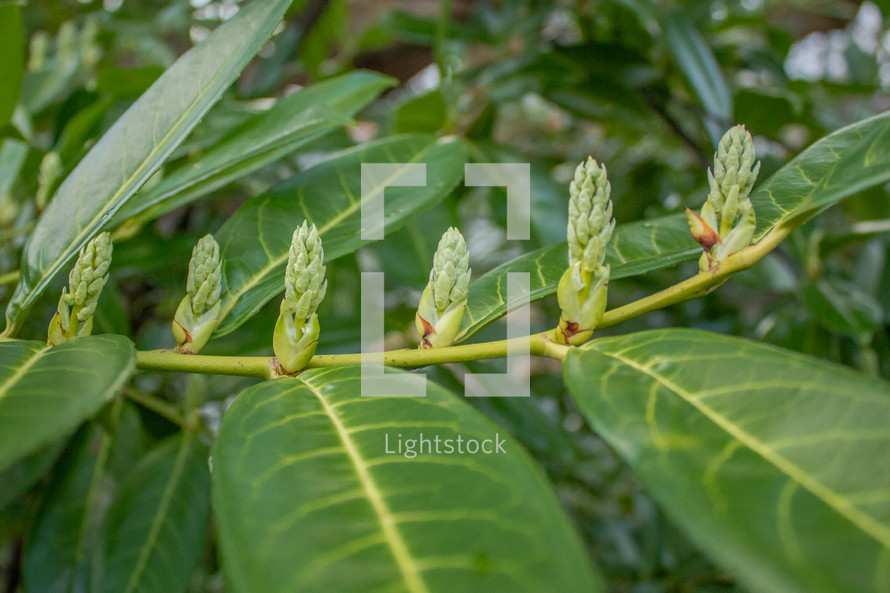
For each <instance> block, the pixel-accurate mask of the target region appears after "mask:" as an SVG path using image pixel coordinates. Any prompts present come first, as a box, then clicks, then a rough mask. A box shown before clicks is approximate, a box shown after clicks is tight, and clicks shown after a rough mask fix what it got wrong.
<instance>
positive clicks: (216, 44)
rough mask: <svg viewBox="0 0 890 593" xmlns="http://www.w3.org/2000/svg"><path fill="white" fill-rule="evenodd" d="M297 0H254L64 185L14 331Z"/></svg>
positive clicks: (25, 267)
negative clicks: (71, 261)
mask: <svg viewBox="0 0 890 593" xmlns="http://www.w3.org/2000/svg"><path fill="white" fill-rule="evenodd" d="M289 3H290V0H264V1H262V2H252V3H250V4H249V5H247V6H245V7H244V8H242V9H241V10H240V11H239V12H238V14H237V15H235V16H234V17H233V18H232V19H230V20H228V21H226V22H225V23H223V24H222V25H220V26H219V28H217V29H216V30H215V31H214V32H213V33H212V34H211V35H210V36H209V37H208V38H207V39H206V40H204V42H202V43H201V44H199V45H197V46H196V47H194V48H192V49H191V50H189V51H188V52H186V53H185V54H184V55H183V56H182V57H181V58H179V60H177V61H176V63H175V64H174V65H173V66H171V67H170V68H169V69H168V70H167V71H166V72H165V73H164V74H163V75H162V76H161V77H160V78H159V79H158V81H157V82H156V83H155V84H153V85H152V87H151V88H150V89H148V91H146V92H145V94H144V95H142V97H140V98H139V100H138V101H136V102H135V103H134V104H133V106H132V107H130V108H129V109H128V110H127V112H126V113H125V114H124V115H123V116H121V118H120V119H119V120H118V121H117V122H116V123H115V124H114V125H113V126H112V127H111V129H109V130H108V132H106V133H105V135H103V136H102V138H101V139H100V140H99V142H98V143H97V144H96V145H95V146H94V147H93V148H92V150H90V152H89V153H87V155H86V156H85V157H84V158H83V159H82V160H81V161H80V163H79V164H78V165H77V167H76V168H75V169H74V171H72V172H71V174H70V175H69V176H68V177H67V178H66V179H65V181H64V182H63V183H62V185H61V187H59V189H58V191H57V192H56V194H55V196H54V197H53V199H52V201H51V202H50V203H49V206H48V207H47V209H46V210H45V211H44V213H43V215H42V216H41V217H40V220H39V221H38V223H37V226H36V227H35V228H34V232H33V233H32V234H31V236H30V238H29V240H28V243H27V245H26V247H25V250H24V252H23V254H22V263H21V272H22V273H21V276H20V278H19V284H18V286H17V287H16V291H15V294H14V295H13V297H12V300H11V301H10V303H9V306H8V307H7V310H6V324H7V332H9V333H14V332H15V331H16V329H17V328H18V327H19V325H20V324H21V322H22V319H23V318H24V315H25V313H26V312H27V309H28V308H29V307H30V306H31V304H33V302H34V300H35V299H36V298H37V297H38V296H40V294H41V293H42V292H43V290H44V289H45V288H46V286H47V284H48V283H49V282H50V280H52V279H53V277H55V276H56V274H58V273H59V271H60V270H61V269H62V268H63V267H64V266H65V264H66V263H68V262H69V261H70V260H71V259H72V258H73V257H75V256H76V255H77V252H78V251H79V250H80V248H81V247H83V246H84V245H85V244H86V243H87V241H89V240H90V239H91V238H92V237H93V236H94V235H95V234H96V233H97V232H98V231H99V230H100V229H101V228H102V227H103V226H105V224H107V223H108V221H109V220H111V217H112V216H113V215H114V214H115V212H117V210H118V209H119V208H120V207H121V206H122V205H123V204H124V202H126V201H127V200H128V199H129V198H130V197H131V196H132V195H133V194H134V193H135V192H136V190H138V189H139V187H140V186H141V185H142V184H143V183H144V182H145V181H146V180H147V179H148V178H149V177H150V176H151V174H152V173H154V171H155V170H157V169H158V167H160V166H161V165H162V164H163V162H164V160H165V159H166V158H167V157H168V156H169V155H170V153H171V152H172V151H173V150H174V149H175V148H176V146H177V145H178V144H179V143H180V142H182V140H183V139H184V138H185V136H186V135H187V134H188V133H189V131H190V130H191V129H192V128H193V127H194V126H195V125H196V124H197V123H198V122H199V121H200V120H201V118H202V117H203V115H204V114H205V113H206V112H207V110H208V109H210V107H211V106H212V105H213V104H214V103H215V102H216V101H217V99H219V97H220V95H221V94H222V93H223V91H225V89H226V88H227V87H228V86H229V85H230V84H231V83H232V81H233V80H235V78H236V77H237V76H238V73H239V72H240V71H241V69H242V68H244V66H245V65H246V64H247V62H248V61H249V60H250V58H251V57H253V55H254V54H255V53H256V52H257V51H258V50H259V49H260V47H261V46H262V44H263V43H264V42H265V40H266V39H267V38H268V37H269V35H270V34H271V32H272V30H273V29H274V28H275V26H276V25H277V24H278V22H279V20H280V19H281V16H282V14H284V11H285V9H286V8H287V6H288V4H289Z"/></svg>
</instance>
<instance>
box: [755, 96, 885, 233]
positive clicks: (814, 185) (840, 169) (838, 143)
mask: <svg viewBox="0 0 890 593" xmlns="http://www.w3.org/2000/svg"><path fill="white" fill-rule="evenodd" d="M887 181H890V112H886V113H882V114H881V115H876V116H874V117H870V118H868V119H864V120H862V121H859V122H856V123H855V124H852V125H849V126H847V127H845V128H841V129H840V130H837V131H836V132H833V133H832V134H829V135H828V136H825V137H824V138H822V139H821V140H819V141H818V142H816V143H814V144H813V145H812V146H810V147H809V148H807V149H806V150H804V151H803V152H801V153H800V154H799V155H798V156H797V157H795V158H794V159H792V160H791V161H790V162H789V163H788V164H787V165H785V166H784V167H782V168H781V169H779V170H778V171H777V172H776V173H775V174H773V176H772V177H770V178H769V179H768V180H766V182H765V183H763V184H761V185H760V186H758V187H757V189H755V190H754V191H753V192H751V202H752V203H753V204H754V211H755V212H756V213H757V233H756V234H755V238H759V237H762V236H763V235H764V234H766V232H767V231H768V230H769V229H771V228H772V227H774V226H775V225H776V224H778V223H779V222H782V221H784V220H788V219H791V218H796V217H804V218H808V217H810V216H812V215H814V214H815V213H816V212H818V211H819V210H821V209H823V208H827V207H828V206H831V205H833V204H835V203H837V202H838V201H840V200H841V199H843V198H846V197H848V196H851V195H853V194H856V193H858V192H860V191H862V190H864V189H868V188H869V187H873V186H876V185H880V184H882V183H886V182H887Z"/></svg>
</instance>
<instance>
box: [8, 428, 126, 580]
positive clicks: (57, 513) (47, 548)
mask: <svg viewBox="0 0 890 593" xmlns="http://www.w3.org/2000/svg"><path fill="white" fill-rule="evenodd" d="M110 449H111V437H110V436H109V435H108V434H106V433H105V431H104V430H103V429H102V427H101V426H99V425H95V424H90V425H87V426H85V427H83V428H82V429H81V430H80V431H79V432H78V434H77V436H76V437H75V438H74V439H73V442H72V443H71V446H70V447H69V449H68V451H67V452H66V453H65V455H64V456H63V457H62V459H61V460H60V461H59V464H58V466H57V468H56V472H55V475H54V476H53V481H52V482H51V484H50V486H49V489H48V492H47V494H46V496H45V497H44V499H43V500H42V501H41V504H40V509H39V510H38V512H37V516H36V518H35V520H34V523H33V524H32V525H31V529H30V532H29V533H28V536H27V538H26V542H27V546H26V549H25V556H24V561H23V567H22V569H23V575H24V579H25V583H26V584H27V587H28V590H29V591H40V592H41V593H74V592H75V591H84V590H89V589H90V587H89V582H90V581H89V578H90V575H89V564H90V561H91V560H92V558H91V555H90V553H89V549H90V548H91V546H92V545H93V544H94V543H95V532H96V529H97V527H98V521H97V515H98V503H99V502H100V493H101V485H102V477H103V474H104V473H105V465H106V462H107V460H108V455H109V452H110Z"/></svg>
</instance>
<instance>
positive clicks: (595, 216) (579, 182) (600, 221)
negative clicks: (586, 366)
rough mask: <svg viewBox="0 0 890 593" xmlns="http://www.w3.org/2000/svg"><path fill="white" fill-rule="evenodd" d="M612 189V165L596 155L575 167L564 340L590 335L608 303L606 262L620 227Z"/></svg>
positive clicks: (560, 336)
mask: <svg viewBox="0 0 890 593" xmlns="http://www.w3.org/2000/svg"><path fill="white" fill-rule="evenodd" d="M611 191H612V187H611V185H610V184H609V180H608V177H607V176H606V167H605V166H600V165H598V164H597V162H596V161H595V160H593V159H592V158H590V157H588V158H587V161H585V162H583V163H581V164H580V165H578V167H577V168H576V169H575V176H574V179H572V182H571V184H570V185H569V224H568V229H567V238H568V244H569V267H568V269H566V271H565V272H564V273H563V275H562V278H561V279H560V281H559V286H558V288H557V298H558V300H559V306H560V309H561V310H562V314H561V316H560V320H559V327H558V328H557V330H556V341H557V342H559V343H561V344H582V343H584V342H586V341H587V340H589V339H590V337H591V336H592V335H593V330H594V329H595V328H596V326H597V324H598V323H599V321H600V319H602V316H603V313H604V312H605V309H606V297H607V291H608V286H609V274H610V269H609V265H608V264H605V263H604V262H605V259H606V245H607V244H608V243H609V240H610V239H611V238H612V231H613V230H614V229H615V219H614V218H612V201H611V199H610V194H611Z"/></svg>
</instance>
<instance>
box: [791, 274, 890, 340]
mask: <svg viewBox="0 0 890 593" xmlns="http://www.w3.org/2000/svg"><path fill="white" fill-rule="evenodd" d="M803 297H804V302H805V303H806V305H807V310H809V312H810V313H811V314H812V315H813V318H814V319H815V320H816V321H817V322H818V323H819V325H821V326H822V327H824V328H825V329H827V330H829V331H835V332H839V333H842V334H846V335H848V336H850V337H851V338H853V339H854V340H856V341H857V342H859V343H860V344H864V345H867V344H868V343H869V342H871V339H872V336H873V335H874V332H875V330H876V329H877V328H878V327H879V326H880V325H881V324H882V323H883V321H884V313H883V311H881V305H879V304H878V302H877V301H875V299H874V298H872V297H871V296H869V295H868V294H866V293H864V292H862V291H861V290H859V289H858V288H857V287H856V286H855V285H851V284H847V283H844V282H840V281H837V280H834V281H832V282H828V281H826V280H818V281H816V282H814V283H812V284H808V285H807V286H806V287H804V290H803Z"/></svg>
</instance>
